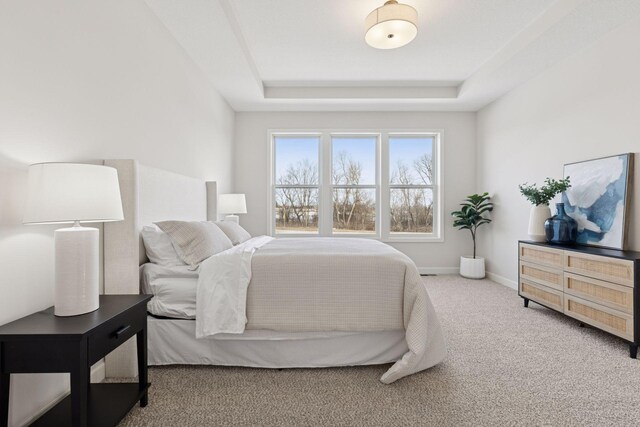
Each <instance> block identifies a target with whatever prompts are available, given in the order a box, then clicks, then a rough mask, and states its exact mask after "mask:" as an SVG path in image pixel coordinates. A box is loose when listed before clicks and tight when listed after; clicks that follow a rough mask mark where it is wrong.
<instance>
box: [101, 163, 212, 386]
mask: <svg viewBox="0 0 640 427" xmlns="http://www.w3.org/2000/svg"><path fill="white" fill-rule="evenodd" d="M104 164H105V165H107V166H111V167H114V168H116V169H117V170H118V179H119V181H120V194H121V196H122V209H123V211H124V220H123V221H118V222H109V223H105V224H104V293H105V294H137V293H139V292H140V275H139V266H140V265H141V264H143V263H144V262H146V261H147V255H146V252H145V249H144V245H143V243H142V238H141V236H140V231H141V230H142V227H144V226H145V225H151V224H152V223H153V222H154V221H164V220H170V219H174V220H182V221H206V220H216V219H217V210H216V204H217V191H216V183H215V182H206V181H203V180H201V179H197V178H192V177H188V176H185V175H180V174H177V173H173V172H169V171H165V170H161V169H155V168H151V167H148V166H144V165H141V164H139V163H138V162H137V161H136V160H105V161H104ZM128 353H130V351H125V352H123V354H124V355H122V357H115V356H114V357H110V358H108V359H107V376H134V375H135V371H136V367H135V358H133V357H131V355H130V354H128ZM132 373H133V375H131V374H132Z"/></svg>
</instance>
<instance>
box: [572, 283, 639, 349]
mask: <svg viewBox="0 0 640 427" xmlns="http://www.w3.org/2000/svg"><path fill="white" fill-rule="evenodd" d="M564 314H566V315H567V316H571V317H573V318H574V319H578V320H581V321H583V322H584V323H588V324H590V325H593V326H595V327H597V328H600V329H602V330H603V331H607V332H609V333H612V334H614V335H617V336H619V337H622V338H624V339H626V340H628V341H633V316H631V315H630V314H627V313H623V312H621V311H618V310H614V309H612V308H609V307H605V306H603V305H600V304H596V303H594V302H591V301H587V300H584V299H582V298H578V297H575V296H572V295H568V294H565V296H564Z"/></svg>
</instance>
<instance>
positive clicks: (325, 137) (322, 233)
mask: <svg viewBox="0 0 640 427" xmlns="http://www.w3.org/2000/svg"><path fill="white" fill-rule="evenodd" d="M267 134H268V135H267V138H268V141H269V169H268V170H269V177H268V180H267V183H268V191H267V195H268V196H267V198H268V199H267V208H268V211H267V215H268V216H267V218H268V219H269V234H270V235H271V236H274V237H285V238H286V237H359V238H371V239H378V240H381V241H383V242H409V243H411V242H414V243H426V242H434V243H437V242H444V227H443V223H444V217H443V214H444V206H443V205H444V203H443V200H442V195H443V194H444V190H443V188H444V186H443V179H442V178H443V176H442V164H443V161H444V160H443V150H442V144H443V142H442V141H443V137H444V131H443V130H442V129H411V130H406V129H398V130H395V129H384V130H381V129H377V130H373V129H362V130H359V129H348V130H336V129H317V130H316V129H314V130H298V129H269V130H268V131H267ZM278 136H287V137H305V136H314V137H320V144H319V153H318V162H319V163H318V178H319V183H318V187H319V194H318V204H319V206H318V215H319V220H318V233H277V232H276V218H275V190H276V176H275V174H276V171H275V167H274V166H275V150H276V148H275V145H276V144H275V138H276V137H278ZM334 136H337V137H339V136H369V137H370V136H376V137H377V144H376V184H375V189H376V232H375V233H371V234H364V233H333V206H332V203H333V189H334V187H337V188H341V187H344V186H342V185H336V186H334V185H333V182H332V173H331V170H332V167H333V152H332V149H333V144H332V143H331V139H332V137H334ZM390 136H400V137H411V136H413V137H421V136H429V137H433V141H434V143H433V167H434V174H433V181H434V182H433V183H432V185H431V186H424V185H415V186H413V185H411V186H408V187H410V188H430V189H432V191H433V205H434V206H433V232H432V233H391V223H390V221H391V213H390V196H391V188H396V187H398V186H395V185H393V186H392V185H390V182H389V181H390V179H389V175H390V171H389V166H390V165H389V137H390ZM311 187H314V188H315V187H316V186H311ZM358 187H362V188H365V187H366V188H373V187H374V186H372V185H362V186H358Z"/></svg>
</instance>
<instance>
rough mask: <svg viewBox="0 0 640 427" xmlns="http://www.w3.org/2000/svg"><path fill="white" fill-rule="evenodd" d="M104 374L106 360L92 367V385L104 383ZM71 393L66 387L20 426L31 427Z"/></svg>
mask: <svg viewBox="0 0 640 427" xmlns="http://www.w3.org/2000/svg"><path fill="white" fill-rule="evenodd" d="M104 373H105V369H104V359H102V360H100V361H98V362H97V363H96V364H95V365H93V366H92V367H91V374H90V377H91V382H92V383H100V382H102V381H104V378H105V375H104ZM70 392H71V390H70V388H69V387H66V388H65V389H64V390H63V391H61V392H60V393H58V394H57V395H56V396H55V397H54V398H53V399H51V401H49V403H48V404H47V405H45V406H44V407H42V408H40V409H39V410H38V411H37V412H36V413H35V414H33V415H32V416H30V417H29V418H27V419H25V420H23V421H22V422H20V423H18V425H20V426H28V425H30V424H31V423H33V422H34V421H35V420H37V419H38V418H40V417H41V416H42V415H43V414H44V413H45V412H47V411H48V410H49V409H51V408H53V407H54V406H56V405H57V404H58V403H60V401H61V400H62V399H64V398H65V397H67V396H68V395H69V393H70Z"/></svg>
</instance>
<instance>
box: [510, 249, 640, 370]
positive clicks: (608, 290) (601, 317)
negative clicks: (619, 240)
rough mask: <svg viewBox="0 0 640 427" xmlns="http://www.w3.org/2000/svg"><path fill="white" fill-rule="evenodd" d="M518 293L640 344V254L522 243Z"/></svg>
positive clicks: (633, 346)
mask: <svg viewBox="0 0 640 427" xmlns="http://www.w3.org/2000/svg"><path fill="white" fill-rule="evenodd" d="M518 258H519V267H518V294H519V295H520V296H521V297H522V298H524V306H525V307H528V305H529V300H531V301H534V302H537V303H538V304H540V305H543V306H545V307H547V308H550V309H553V310H556V311H559V312H561V313H564V314H566V315H567V316H570V317H573V318H575V319H578V320H579V321H580V324H581V325H582V324H589V325H591V326H595V327H596V328H598V329H602V330H603V331H606V332H609V333H611V334H613V335H616V336H618V337H620V338H622V339H624V340H625V341H627V342H628V343H629V354H630V356H631V357H632V358H634V359H635V358H636V357H637V352H638V344H639V343H640V285H639V284H638V282H639V281H640V252H632V251H620V250H616V249H602V248H594V247H589V246H572V245H571V246H569V245H550V244H547V243H538V242H530V241H520V242H519V244H518Z"/></svg>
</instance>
